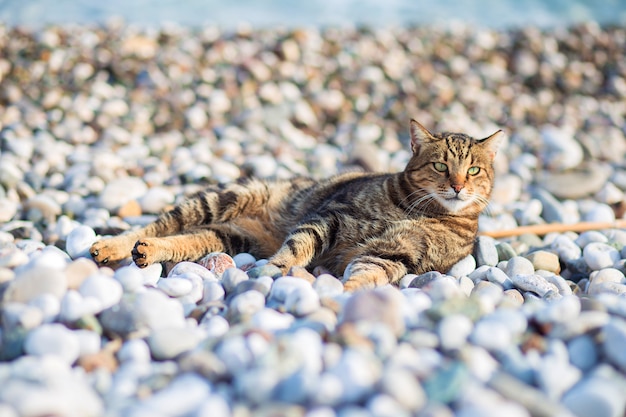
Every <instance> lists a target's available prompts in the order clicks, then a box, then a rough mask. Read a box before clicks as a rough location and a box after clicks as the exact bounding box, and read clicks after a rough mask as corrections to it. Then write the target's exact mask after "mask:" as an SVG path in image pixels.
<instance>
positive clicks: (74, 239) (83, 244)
mask: <svg viewBox="0 0 626 417" xmlns="http://www.w3.org/2000/svg"><path fill="white" fill-rule="evenodd" d="M95 241H96V232H94V230H93V229H92V228H91V227H89V226H78V227H76V228H75V229H74V230H72V231H71V232H70V234H69V235H67V240H66V242H65V250H66V251H67V253H68V254H69V255H70V257H71V258H72V259H76V258H81V257H85V258H86V257H90V256H91V255H90V254H89V248H90V247H91V245H92V244H93V243H94V242H95Z"/></svg>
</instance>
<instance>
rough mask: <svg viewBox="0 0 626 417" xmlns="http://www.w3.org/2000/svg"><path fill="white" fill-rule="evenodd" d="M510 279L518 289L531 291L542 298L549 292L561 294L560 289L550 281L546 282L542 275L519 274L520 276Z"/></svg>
mask: <svg viewBox="0 0 626 417" xmlns="http://www.w3.org/2000/svg"><path fill="white" fill-rule="evenodd" d="M510 278H511V281H512V282H513V285H515V287H516V288H518V289H521V290H524V291H531V292H533V293H535V294H538V295H539V296H540V297H543V296H544V295H546V293H548V292H549V291H552V292H554V293H557V294H558V292H559V290H558V288H557V287H556V286H555V285H554V284H551V283H549V282H548V281H546V279H545V278H543V277H542V276H541V275H537V274H530V275H523V274H518V275H514V276H510Z"/></svg>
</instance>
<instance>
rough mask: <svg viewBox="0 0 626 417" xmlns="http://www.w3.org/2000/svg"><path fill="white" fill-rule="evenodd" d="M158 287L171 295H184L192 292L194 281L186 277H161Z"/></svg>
mask: <svg viewBox="0 0 626 417" xmlns="http://www.w3.org/2000/svg"><path fill="white" fill-rule="evenodd" d="M157 288H158V289H160V290H161V291H163V292H164V293H165V294H167V295H169V296H170V297H182V296H183V295H187V294H189V293H190V292H191V290H192V288H193V282H191V280H188V279H185V278H176V277H173V278H161V279H159V281H158V282H157Z"/></svg>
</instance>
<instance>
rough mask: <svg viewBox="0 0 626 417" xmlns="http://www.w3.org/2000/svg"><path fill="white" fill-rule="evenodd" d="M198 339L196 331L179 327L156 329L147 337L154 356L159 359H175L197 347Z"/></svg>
mask: <svg viewBox="0 0 626 417" xmlns="http://www.w3.org/2000/svg"><path fill="white" fill-rule="evenodd" d="M198 341H199V337H198V334H197V333H196V332H194V331H192V330H190V329H186V328H179V327H163V328H159V329H155V330H154V331H153V332H152V333H151V334H150V336H149V337H148V339H147V342H148V347H150V352H151V353H152V357H154V358H155V359H157V360H167V359H173V358H175V357H176V356H178V355H180V354H182V353H184V352H187V351H189V350H191V349H193V348H195V347H196V345H197V344H198Z"/></svg>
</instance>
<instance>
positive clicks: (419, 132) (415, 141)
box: [411, 119, 433, 155]
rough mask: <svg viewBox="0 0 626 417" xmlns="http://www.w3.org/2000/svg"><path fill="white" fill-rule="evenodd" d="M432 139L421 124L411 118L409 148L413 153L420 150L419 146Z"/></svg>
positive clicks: (415, 153)
mask: <svg viewBox="0 0 626 417" xmlns="http://www.w3.org/2000/svg"><path fill="white" fill-rule="evenodd" d="M432 140H433V135H432V134H431V133H430V132H429V131H428V130H427V129H426V128H425V127H424V126H422V125H421V124H419V123H417V122H416V121H415V120H414V119H411V150H412V151H413V154H414V155H417V153H418V152H419V150H420V147H421V146H422V145H423V144H424V143H426V142H430V141H432Z"/></svg>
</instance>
